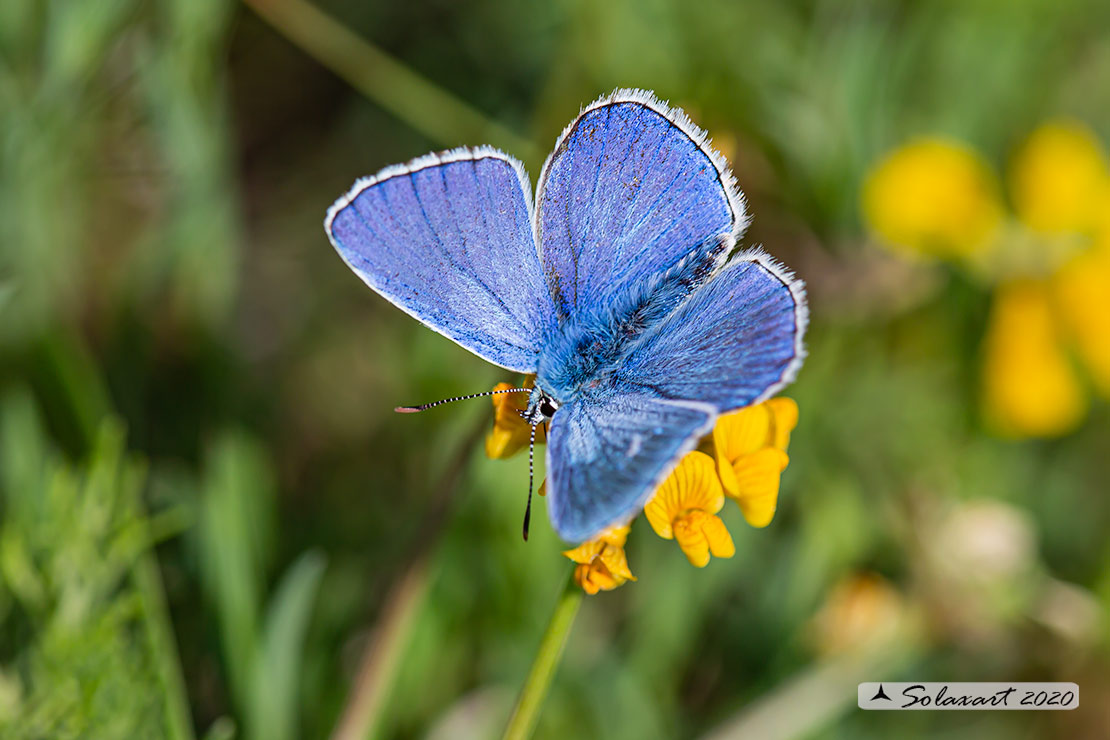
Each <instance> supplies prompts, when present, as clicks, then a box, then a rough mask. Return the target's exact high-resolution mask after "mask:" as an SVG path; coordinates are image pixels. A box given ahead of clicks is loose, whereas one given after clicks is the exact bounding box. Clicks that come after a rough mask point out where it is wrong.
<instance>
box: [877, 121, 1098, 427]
mask: <svg viewBox="0 0 1110 740" xmlns="http://www.w3.org/2000/svg"><path fill="white" fill-rule="evenodd" d="M1008 186H1009V191H1010V193H1011V196H1012V199H1013V204H1014V212H1015V215H1014V216H1013V217H1012V218H1011V219H1010V224H1009V225H1008V226H1007V227H1006V232H1005V233H1006V234H1007V235H1008V237H1007V238H1006V239H1001V238H996V237H995V236H994V235H995V234H996V233H997V232H998V229H999V226H1000V222H1001V219H1002V209H1001V205H1000V202H999V199H998V197H997V195H996V194H995V187H994V180H993V178H992V177H991V175H990V173H989V171H988V170H987V168H986V167H985V165H983V164H982V163H981V162H980V160H979V159H978V157H977V155H975V154H974V153H972V152H970V151H968V150H967V149H965V148H963V147H962V146H960V145H957V144H951V143H948V142H945V141H943V140H940V139H923V140H919V141H916V142H913V143H910V144H908V145H907V146H904V147H902V148H900V149H897V150H895V151H894V152H893V153H892V154H890V155H889V156H888V157H887V158H886V159H885V160H883V161H882V162H881V163H879V165H877V166H876V167H875V169H874V170H873V171H872V172H871V174H870V175H869V176H868V178H867V181H866V184H865V186H864V191H863V195H862V199H863V211H864V215H865V217H866V218H867V220H868V222H869V223H870V225H871V228H872V229H874V230H875V231H876V232H877V233H878V235H879V236H880V237H881V238H882V239H883V240H885V241H886V242H889V243H890V244H891V245H892V246H896V247H900V248H903V249H905V250H909V251H915V252H919V253H925V254H932V255H937V256H948V257H969V256H970V255H971V253H972V252H974V251H976V250H977V249H978V247H980V246H983V245H985V244H988V243H992V242H993V244H994V247H995V249H994V250H993V251H992V253H991V256H990V258H989V261H987V262H982V263H980V265H979V267H980V268H984V267H985V268H986V270H987V271H988V272H990V273H991V277H993V279H994V280H995V282H996V288H995V296H994V301H993V307H992V309H991V314H990V318H989V321H988V325H987V330H986V334H985V336H984V340H983V342H984V344H983V363H984V364H983V369H982V378H983V400H982V403H983V409H984V414H985V416H986V417H987V419H988V420H989V422H990V423H991V424H992V425H993V426H994V427H995V428H996V429H997V430H998V431H999V432H1001V433H1003V434H1006V435H1008V436H1014V437H1045V436H1055V435H1060V434H1065V433H1067V432H1069V431H1071V430H1072V429H1074V428H1075V427H1076V426H1077V425H1078V424H1079V423H1080V422H1081V421H1082V420H1083V418H1084V417H1085V416H1086V411H1087V405H1088V399H1087V392H1086V389H1085V386H1084V383H1083V380H1082V379H1081V378H1080V377H1079V375H1078V374H1077V373H1076V372H1075V368H1074V367H1073V364H1072V357H1071V355H1072V353H1074V354H1075V355H1076V356H1077V358H1078V359H1079V360H1080V361H1082V364H1083V365H1084V366H1085V367H1086V369H1087V370H1088V374H1089V376H1090V378H1091V380H1092V381H1093V383H1094V385H1095V387H1096V389H1097V390H1098V391H1099V393H1101V394H1102V395H1104V396H1106V397H1108V398H1110V167H1108V166H1107V160H1106V156H1105V153H1104V152H1103V150H1102V148H1101V146H1100V144H1099V141H1098V139H1097V138H1096V137H1095V135H1094V134H1093V133H1092V132H1091V131H1090V130H1089V129H1087V128H1086V127H1085V126H1083V125H1082V124H1079V123H1076V122H1072V121H1052V122H1049V123H1046V124H1044V125H1042V126H1041V127H1039V128H1038V129H1036V130H1035V131H1034V132H1033V133H1032V134H1031V135H1030V136H1029V138H1028V139H1027V140H1026V141H1025V143H1024V144H1023V145H1022V146H1021V147H1020V148H1019V149H1018V151H1017V152H1016V154H1015V155H1014V158H1013V160H1012V161H1011V166H1010V169H1009V172H1008ZM952 199H956V200H963V201H965V205H964V207H963V208H962V209H955V206H954V205H953V203H952V202H951V200H952ZM954 209H955V210H954ZM954 214H958V215H954Z"/></svg>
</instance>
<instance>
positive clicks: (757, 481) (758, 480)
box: [727, 447, 790, 527]
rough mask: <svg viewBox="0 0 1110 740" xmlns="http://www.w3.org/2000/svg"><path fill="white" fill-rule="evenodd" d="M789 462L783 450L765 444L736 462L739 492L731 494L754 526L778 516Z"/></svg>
mask: <svg viewBox="0 0 1110 740" xmlns="http://www.w3.org/2000/svg"><path fill="white" fill-rule="evenodd" d="M789 461H790V459H789V458H788V457H787V456H786V453H785V452H783V451H782V450H780V449H777V448H775V447H765V448H763V449H762V450H760V451H759V452H755V453H753V454H751V455H745V456H744V457H742V458H740V459H739V460H737V461H736V463H735V464H734V466H733V469H734V472H735V476H736V477H735V479H736V491H735V493H733V492H731V491H729V492H727V494H728V496H729V498H732V499H734V500H735V501H736V503H737V504H739V506H740V511H741V512H743V514H744V519H745V520H747V522H748V524H750V525H752V526H753V527H766V526H767V525H768V524H770V523H771V519H773V518H774V516H775V509H776V508H777V507H778V500H779V481H780V479H781V476H782V471H783V470H785V469H786V465H787V463H788V462H789Z"/></svg>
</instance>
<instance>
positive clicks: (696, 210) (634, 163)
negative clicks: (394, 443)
mask: <svg viewBox="0 0 1110 740" xmlns="http://www.w3.org/2000/svg"><path fill="white" fill-rule="evenodd" d="M531 192H532V190H531V183H530V180H529V177H528V175H527V173H526V172H525V170H524V166H523V165H522V164H521V163H520V162H519V161H517V160H516V159H513V158H512V157H510V156H508V155H507V154H504V153H502V152H500V151H498V150H496V149H493V148H490V147H485V146H482V147H477V148H460V149H454V150H451V151H447V152H443V153H438V154H429V155H426V156H423V157H420V158H418V159H415V160H413V161H411V162H409V163H407V164H402V165H394V166H392V167H387V168H385V169H384V170H382V171H381V172H379V173H378V174H377V175H374V176H373V177H368V178H363V179H360V180H358V181H357V182H355V184H354V186H353V187H352V188H351V189H350V191H349V192H348V193H347V194H346V195H344V196H343V197H341V198H340V199H339V200H337V201H336V202H335V204H334V205H332V207H331V208H330V209H329V210H328V213H327V218H326V220H325V221H324V228H325V230H326V231H327V234H328V237H329V238H330V240H331V243H332V244H333V245H334V246H335V248H336V250H338V252H339V254H340V256H341V257H342V258H343V260H344V261H345V262H346V263H347V265H348V266H349V267H350V268H351V269H352V270H353V271H354V272H355V273H356V274H358V276H359V277H361V278H362V280H363V281H364V282H365V283H366V284H367V285H369V286H370V287H371V288H372V289H373V290H374V291H375V292H377V293H378V294H379V295H381V296H382V297H383V298H385V299H386V300H388V301H389V302H390V303H392V304H394V305H395V306H397V307H398V308H400V309H401V310H402V311H404V312H405V313H407V314H409V315H410V316H412V317H414V318H416V319H417V320H418V321H420V322H421V323H423V324H424V325H425V326H427V327H429V328H430V329H432V330H434V331H436V332H439V333H440V334H442V335H444V336H446V337H448V338H449V339H451V340H453V341H454V342H456V343H458V344H459V345H461V346H462V347H464V348H466V349H468V350H470V351H471V352H473V353H474V354H476V355H478V356H479V357H481V358H483V359H485V360H487V361H489V362H491V363H493V364H495V365H499V366H501V367H503V368H506V369H508V370H513V371H516V372H520V373H527V374H531V375H534V376H535V382H534V387H533V388H532V389H530V390H529V391H528V392H529V393H530V395H529V398H528V406H527V409H526V410H525V411H524V412H523V413H522V416H523V417H524V418H525V420H526V421H528V422H529V423H530V424H532V432H533V435H534V433H535V427H536V425H537V424H540V423H545V424H548V427H547V433H548V438H547V439H548V445H547V457H546V468H547V476H548V477H547V504H548V515H549V519H550V521H551V524H552V526H553V527H554V529H555V531H556V532H557V533H558V534H559V536H560V537H562V538H563V539H564V540H566V541H568V542H575V543H576V542H583V541H586V540H589V539H591V538H593V537H594V536H596V535H597V534H598V533H600V532H601V531H603V530H604V529H605V528H607V527H609V526H612V525H615V524H623V523H625V522H627V521H628V520H629V519H631V518H632V517H633V516H635V515H636V514H637V513H638V512H639V511H640V510H641V509H642V508H643V506H644V504H645V502H646V501H647V499H648V498H649V497H650V496H651V494H652V493H653V491H654V490H655V489H656V488H657V487H658V485H659V484H660V483H661V482H662V481H663V479H664V478H665V477H666V476H667V475H668V474H669V473H670V471H671V470H672V469H673V468H674V467H675V465H676V464H677V463H678V461H679V459H680V458H681V457H682V456H683V455H684V454H686V453H687V452H689V451H690V450H692V449H693V448H694V447H695V446H696V445H697V443H698V440H699V439H700V438H702V437H703V436H705V435H706V434H708V433H709V432H710V431H711V430H712V429H713V425H714V423H715V421H716V419H717V417H718V416H719V415H721V414H722V413H725V412H729V411H733V410H736V409H739V408H742V407H745V406H748V405H751V404H754V403H758V402H760V401H763V400H765V399H767V398H769V397H770V396H772V395H774V394H775V393H777V392H778V391H779V390H780V389H781V388H783V387H784V386H785V385H787V384H788V383H790V382H791V381H792V380H793V379H794V377H795V375H796V373H797V371H798V369H799V367H800V366H801V363H802V360H803V358H804V348H803V341H802V340H803V335H804V333H805V328H806V322H807V308H806V299H805V290H804V286H803V284H802V282H801V281H800V280H797V279H795V278H794V277H793V276H792V274H791V273H790V272H789V271H788V270H786V269H785V268H783V267H782V266H781V265H779V264H778V263H776V262H775V261H774V260H772V259H771V258H770V257H769V256H768V255H767V254H766V253H764V252H762V251H759V250H746V251H740V250H737V249H736V245H737V242H738V240H739V238H740V237H741V235H742V234H743V232H744V230H745V229H746V227H747V225H748V222H749V217H748V215H747V212H746V210H745V204H744V199H743V195H742V194H741V192H740V190H739V189H738V187H737V185H736V182H735V180H734V178H733V176H732V174H731V173H730V171H729V169H728V165H727V163H726V162H725V160H724V159H723V157H721V155H720V154H718V153H717V152H716V151H715V150H714V149H713V148H712V147H711V146H710V144H709V141H708V139H707V137H706V134H705V132H703V131H702V130H701V129H699V128H697V127H696V126H695V125H694V124H693V123H692V122H691V121H690V119H689V118H687V116H686V115H685V114H684V113H683V112H682V111H680V110H677V109H674V108H671V107H669V106H668V105H666V104H665V103H663V102H661V101H660V100H658V99H657V98H656V97H655V96H654V95H653V94H652V93H650V92H646V91H643V90H624V89H621V90H616V91H614V92H613V93H611V94H609V95H606V96H604V97H602V98H600V99H599V100H597V101H596V102H594V103H592V104H591V105H589V106H587V107H586V108H584V109H583V110H582V112H581V113H580V114H579V115H578V117H577V118H576V119H574V121H572V122H571V124H570V125H569V126H567V128H566V129H565V130H564V131H563V132H562V134H561V135H560V136H559V138H558V140H557V141H556V143H555V149H554V150H553V151H552V153H551V154H550V156H548V158H547V161H546V162H545V163H544V165H543V169H542V170H541V171H540V175H539V180H538V183H537V185H536V195H535V201H534V202H533V199H532V195H531ZM517 390H523V389H517ZM475 395H484V394H475ZM468 397H473V396H468ZM448 400H453V399H448ZM432 405H437V404H426V405H425V406H423V407H407V408H402V409H398V410H417V409H422V408H426V407H430V406H432ZM530 502H531V492H529V509H528V511H530ZM525 516H526V518H525V537H527V527H528V524H527V517H528V514H527V513H526V515H525Z"/></svg>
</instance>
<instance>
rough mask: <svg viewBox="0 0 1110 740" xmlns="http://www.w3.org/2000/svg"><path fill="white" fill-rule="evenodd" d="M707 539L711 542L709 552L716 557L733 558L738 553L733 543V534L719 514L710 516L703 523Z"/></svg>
mask: <svg viewBox="0 0 1110 740" xmlns="http://www.w3.org/2000/svg"><path fill="white" fill-rule="evenodd" d="M702 531H703V532H705V539H706V541H707V542H708V543H709V552H711V553H713V557H715V558H731V557H732V556H733V555H735V554H736V545H734V544H733V543H732V536H731V535H730V534H729V533H728V529H726V528H725V523H724V522H723V521H721V517H719V516H709V517H707V518H706V520H705V522H704V524H702Z"/></svg>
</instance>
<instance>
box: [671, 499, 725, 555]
mask: <svg viewBox="0 0 1110 740" xmlns="http://www.w3.org/2000/svg"><path fill="white" fill-rule="evenodd" d="M705 516H706V514H705V512H704V511H697V512H692V513H691V514H690V515H686V516H680V517H678V518H677V519H675V521H674V538H675V541H676V542H678V546H679V547H681V548H682V552H683V553H685V555H686V559H687V560H689V561H690V565H693V566H694V567H695V568H704V567H705V566H707V565H709V540H708V539H706V536H705V531H704V529H703V528H702V526H701V525H702V521H701V520H703V519H704V518H705ZM714 518H716V517H714Z"/></svg>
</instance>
